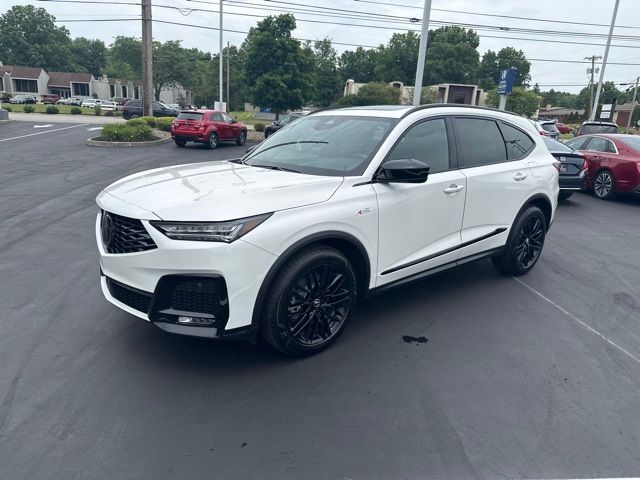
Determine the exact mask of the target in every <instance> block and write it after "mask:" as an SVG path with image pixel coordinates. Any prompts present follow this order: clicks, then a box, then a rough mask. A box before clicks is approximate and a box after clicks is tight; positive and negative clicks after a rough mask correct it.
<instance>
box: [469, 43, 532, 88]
mask: <svg viewBox="0 0 640 480" xmlns="http://www.w3.org/2000/svg"><path fill="white" fill-rule="evenodd" d="M511 67H515V68H516V78H515V80H514V82H513V85H514V86H516V87H519V86H522V85H526V84H527V83H528V82H529V81H530V80H531V75H530V74H529V72H530V70H531V62H529V60H527V57H525V55H524V52H523V51H522V50H516V49H515V48H513V47H505V48H503V49H501V50H500V51H499V52H498V53H497V54H496V53H495V52H493V51H491V50H488V51H487V53H485V54H484V56H483V57H482V61H481V62H480V69H479V71H478V79H479V85H480V86H481V87H482V88H484V89H491V88H493V87H495V86H496V85H497V84H498V79H499V78H500V72H501V71H502V70H505V69H507V68H511Z"/></svg>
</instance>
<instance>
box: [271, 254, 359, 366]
mask: <svg viewBox="0 0 640 480" xmlns="http://www.w3.org/2000/svg"><path fill="white" fill-rule="evenodd" d="M356 289H357V284H356V274H355V271H354V270H353V267H352V266H351V264H350V263H349V260H348V259H347V258H346V257H345V256H344V255H343V254H342V253H340V252H339V251H337V250H335V249H333V248H330V247H325V246H316V247H311V248H308V249H306V250H303V251H302V252H300V253H298V254H295V255H294V256H293V257H292V258H291V259H290V260H289V261H288V262H287V263H286V264H285V266H284V267H283V269H282V270H281V271H280V272H278V275H277V280H275V282H274V284H273V286H272V287H271V289H270V290H269V293H268V296H267V300H266V302H265V305H264V309H263V316H262V322H261V324H260V331H261V334H262V336H263V338H264V339H265V340H266V341H267V342H268V343H269V344H270V345H271V346H273V347H274V348H276V349H278V350H280V351H281V352H283V353H285V354H287V355H292V356H307V355H313V354H314V353H318V352H320V351H322V350H324V349H325V348H327V347H328V346H329V345H331V344H332V343H333V342H334V341H335V340H336V339H337V338H338V336H339V335H340V334H341V333H342V331H343V330H344V328H345V326H346V324H347V320H348V319H349V315H350V314H351V311H352V310H353V308H354V306H355V301H356V293H357V292H356Z"/></svg>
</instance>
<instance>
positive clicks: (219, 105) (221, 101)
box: [218, 0, 226, 111]
mask: <svg viewBox="0 0 640 480" xmlns="http://www.w3.org/2000/svg"><path fill="white" fill-rule="evenodd" d="M223 3H224V2H223V0H220V59H219V60H220V61H219V65H218V71H219V72H218V73H219V78H218V83H219V85H220V92H219V95H218V102H219V104H218V110H225V111H226V108H225V107H224V103H223V98H222V88H223V87H222V78H223V75H222V65H223V63H222V42H223V38H222V37H223V35H222V33H223V32H222V4H223Z"/></svg>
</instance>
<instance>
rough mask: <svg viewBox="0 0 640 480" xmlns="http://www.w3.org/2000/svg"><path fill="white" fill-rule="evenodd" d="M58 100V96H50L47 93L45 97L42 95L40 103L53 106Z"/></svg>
mask: <svg viewBox="0 0 640 480" xmlns="http://www.w3.org/2000/svg"><path fill="white" fill-rule="evenodd" d="M58 100H60V95H55V94H51V93H47V94H45V95H42V103H44V104H51V105H53V104H54V103H56V102H57V101H58Z"/></svg>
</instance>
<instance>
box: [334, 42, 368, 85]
mask: <svg viewBox="0 0 640 480" xmlns="http://www.w3.org/2000/svg"><path fill="white" fill-rule="evenodd" d="M376 61H377V51H376V50H375V49H371V50H365V49H364V48H362V47H358V48H356V49H355V50H347V51H345V52H342V55H340V59H339V61H338V65H339V66H338V70H339V73H340V78H341V81H342V83H345V82H346V81H347V80H349V79H351V80H354V81H355V82H358V83H367V82H371V81H372V80H373V69H374V67H375V65H376Z"/></svg>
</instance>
